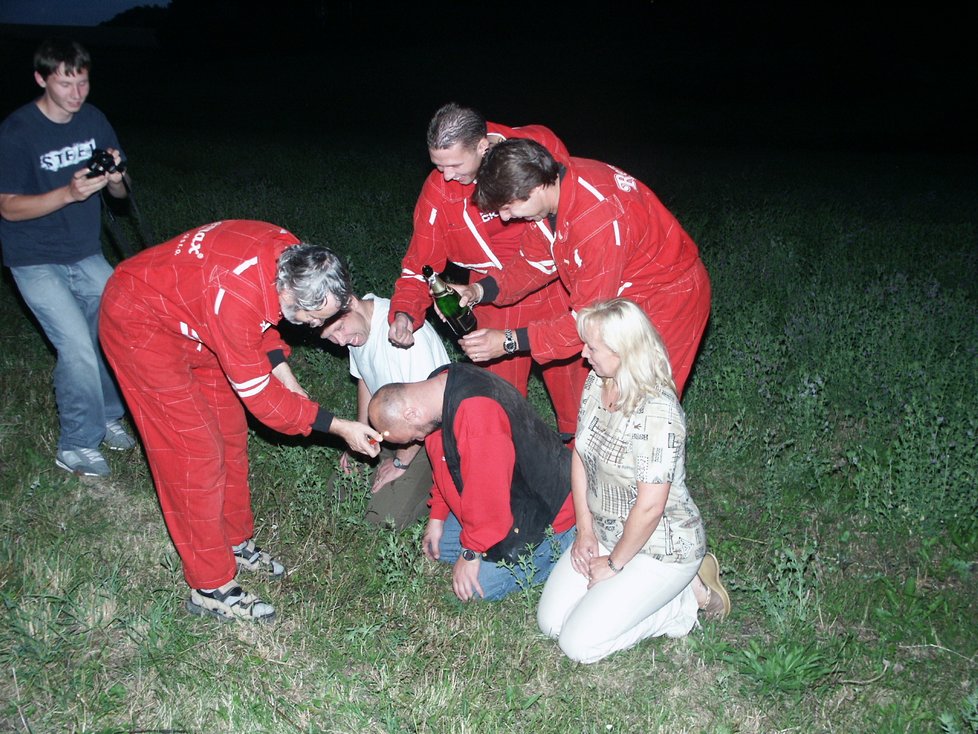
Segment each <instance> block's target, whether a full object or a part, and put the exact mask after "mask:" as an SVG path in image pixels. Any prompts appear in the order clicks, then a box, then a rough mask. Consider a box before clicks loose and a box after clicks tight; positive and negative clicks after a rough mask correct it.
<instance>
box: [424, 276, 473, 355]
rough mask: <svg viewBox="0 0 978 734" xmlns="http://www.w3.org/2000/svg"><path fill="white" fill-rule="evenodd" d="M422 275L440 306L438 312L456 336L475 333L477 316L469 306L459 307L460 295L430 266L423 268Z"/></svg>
mask: <svg viewBox="0 0 978 734" xmlns="http://www.w3.org/2000/svg"><path fill="white" fill-rule="evenodd" d="M421 274H422V275H423V276H424V279H425V280H427V281H428V287H429V288H431V295H432V297H433V298H434V299H435V303H437V304H438V310H439V311H440V312H441V315H442V316H444V317H445V321H446V322H448V325H449V326H450V327H451V328H452V331H454V332H455V336H457V337H459V338H461V337H463V336H465V335H466V334H468V333H469V332H470V331H474V330H475V327H476V326H477V324H476V320H475V314H474V313H472V309H471V308H469V307H468V306H461V305H459V295H458V293H456V292H455V291H453V290H452V289H451V288H449V287H448V286H447V285H446V284H445V281H444V280H442V279H441V278H440V277H438V273H436V272H435V271H434V268H432V267H431V266H430V265H425V266H424V267H423V268H421Z"/></svg>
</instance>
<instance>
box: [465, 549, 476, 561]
mask: <svg viewBox="0 0 978 734" xmlns="http://www.w3.org/2000/svg"><path fill="white" fill-rule="evenodd" d="M479 555H480V554H479V553H476V552H475V551H474V550H469V549H468V548H463V549H462V558H464V559H465V560H466V561H474V560H476V559H477V558H478V557H479Z"/></svg>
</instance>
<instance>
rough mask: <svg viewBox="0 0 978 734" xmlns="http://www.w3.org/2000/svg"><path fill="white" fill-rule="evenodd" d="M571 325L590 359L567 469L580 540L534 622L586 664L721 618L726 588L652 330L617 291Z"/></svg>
mask: <svg viewBox="0 0 978 734" xmlns="http://www.w3.org/2000/svg"><path fill="white" fill-rule="evenodd" d="M577 329H578V333H579V334H580V337H581V340H582V341H583V342H584V349H583V351H582V354H583V356H584V358H585V359H587V360H588V362H589V363H590V364H591V374H590V375H589V376H588V378H587V382H586V384H585V387H584V394H583V396H582V398H581V409H580V413H579V416H578V423H577V440H576V451H575V452H574V458H573V463H572V469H571V487H572V493H573V497H574V509H575V512H576V515H577V538H576V540H575V541H574V544H573V545H572V546H571V547H570V548H569V549H568V550H567V551H566V552H565V553H564V554H563V556H561V558H560V560H559V561H558V562H557V565H556V566H555V567H554V570H553V572H552V573H551V575H550V578H549V579H548V580H547V583H546V586H545V587H544V590H543V595H542V597H541V599H540V606H539V609H538V610H537V621H538V623H539V625H540V629H541V630H542V631H543V632H544V633H545V634H547V635H549V636H550V637H553V638H555V639H557V640H558V643H559V644H560V648H561V650H563V652H564V654H566V655H567V657H569V658H571V659H572V660H576V661H578V662H581V663H593V662H596V661H598V660H601V659H602V658H604V657H606V656H608V655H610V654H611V653H613V652H615V651H617V650H624V649H626V648H629V647H632V646H633V645H635V644H637V643H638V642H640V641H641V640H644V639H645V638H647V637H655V636H658V635H668V636H670V637H681V636H683V635H685V634H687V633H688V632H689V631H690V630H691V629H692V628H693V627H694V626H695V625H696V623H697V612H698V611H699V610H703V612H704V614H705V616H706V617H707V618H714V619H719V618H722V617H724V616H726V615H727V613H728V612H729V611H730V597H729V596H728V594H727V591H726V589H725V588H724V587H723V585H722V584H721V583H720V575H719V568H718V565H717V561H716V558H715V557H714V556H713V554H712V553H707V552H706V531H705V529H704V527H703V521H702V519H701V518H700V513H699V509H697V507H696V503H695V502H693V499H692V497H690V495H689V492H688V491H687V489H686V470H685V466H684V460H685V441H686V416H685V414H684V413H683V409H682V408H681V407H680V405H679V400H678V398H677V397H676V392H675V387H674V384H673V380H672V371H671V369H670V367H669V359H668V355H667V354H666V349H665V347H664V346H663V344H662V340H661V338H660V337H659V334H658V333H657V332H656V330H655V328H654V327H653V326H652V324H651V323H650V322H649V319H648V317H647V316H646V315H645V313H644V312H643V311H642V310H641V309H640V308H639V307H638V306H637V305H636V304H635V303H634V302H632V301H629V300H627V299H624V298H615V299H612V300H608V301H599V302H597V303H594V304H593V305H591V306H589V307H587V308H584V309H581V311H579V312H578V314H577Z"/></svg>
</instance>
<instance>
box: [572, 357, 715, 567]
mask: <svg viewBox="0 0 978 734" xmlns="http://www.w3.org/2000/svg"><path fill="white" fill-rule="evenodd" d="M601 384H602V380H601V378H599V377H598V376H597V375H595V374H594V372H591V374H590V375H588V378H587V382H586V383H585V385H584V394H583V396H582V398H581V409H580V412H579V414H578V421H577V441H576V447H577V452H578V454H579V455H580V457H581V460H582V462H583V463H584V470H585V474H586V476H587V504H588V508H589V509H590V510H591V515H592V518H593V522H594V532H595V534H596V535H597V537H598V540H599V541H600V542H601V544H602V545H603V546H605V547H606V548H609V549H612V548H614V547H615V545H616V544H617V543H618V540H619V539H620V538H621V535H622V532H623V530H624V524H625V518H627V517H628V513H629V512H630V511H631V509H632V507H633V506H634V505H635V501H636V499H637V498H638V485H637V482H645V483H648V484H664V483H666V482H669V483H671V486H670V488H669V497H668V499H667V500H666V506H665V510H664V512H663V514H662V519H661V520H660V521H659V524H658V526H657V527H656V528H655V530H654V531H653V532H652V537H650V538H649V540H648V542H647V543H646V544H645V546H644V547H643V548H642V551H641V552H642V553H648V554H649V555H651V556H652V557H653V558H656V559H657V560H660V561H665V562H668V563H685V562H690V561H694V560H696V559H698V558H702V557H703V555H704V554H705V553H706V531H705V529H704V527H703V521H702V519H701V518H700V512H699V509H698V508H697V507H696V503H695V502H693V499H692V497H690V496H689V491H688V490H687V489H686V467H685V454H686V451H685V444H686V415H685V413H683V409H682V407H680V405H679V400H678V399H677V398H676V395H675V393H673V392H672V391H671V390H664V391H663V393H662V394H661V395H658V396H650V397H648V398H646V400H645V402H644V403H642V404H640V405H639V407H638V408H637V409H636V410H635V412H634V413H632V414H630V415H624V414H622V413H621V412H620V411H618V412H611V411H609V410H608V409H607V408H606V406H605V405H604V403H603V401H602V399H601Z"/></svg>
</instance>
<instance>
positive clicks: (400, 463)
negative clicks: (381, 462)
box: [392, 456, 411, 469]
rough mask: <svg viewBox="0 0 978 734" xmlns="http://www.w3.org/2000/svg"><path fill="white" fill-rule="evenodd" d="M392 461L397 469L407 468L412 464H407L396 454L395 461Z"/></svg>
mask: <svg viewBox="0 0 978 734" xmlns="http://www.w3.org/2000/svg"><path fill="white" fill-rule="evenodd" d="M392 463H393V464H394V468H395V469H407V468H408V467H409V466H411V465H410V464H405V463H404V462H403V461H401V460H400V459H398V458H397V457H396V456H395V457H394V461H393V462H392Z"/></svg>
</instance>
